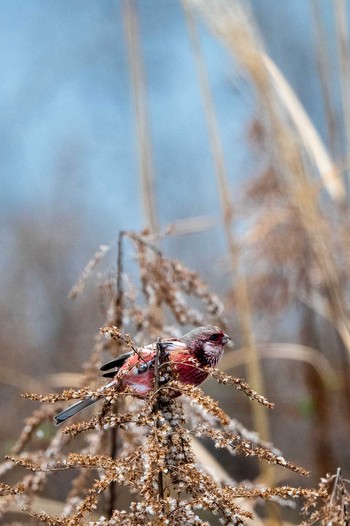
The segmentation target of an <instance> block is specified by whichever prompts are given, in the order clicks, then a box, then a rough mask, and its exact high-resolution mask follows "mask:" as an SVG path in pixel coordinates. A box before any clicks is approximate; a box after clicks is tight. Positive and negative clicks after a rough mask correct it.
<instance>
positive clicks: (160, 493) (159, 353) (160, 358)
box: [154, 338, 164, 500]
mask: <svg viewBox="0 0 350 526" xmlns="http://www.w3.org/2000/svg"><path fill="white" fill-rule="evenodd" d="M163 362H164V351H163V348H162V345H161V343H160V338H158V340H157V351H156V359H155V362H154V392H155V393H158V394H157V396H156V402H155V404H154V410H155V411H156V412H158V411H160V409H161V403H160V394H159V392H158V389H159V367H160V365H161V364H162V363H163ZM156 425H157V429H159V428H160V427H161V424H160V422H159V418H157V424H156ZM158 496H159V500H163V499H164V480H163V472H162V471H159V472H158Z"/></svg>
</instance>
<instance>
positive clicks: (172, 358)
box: [55, 326, 231, 424]
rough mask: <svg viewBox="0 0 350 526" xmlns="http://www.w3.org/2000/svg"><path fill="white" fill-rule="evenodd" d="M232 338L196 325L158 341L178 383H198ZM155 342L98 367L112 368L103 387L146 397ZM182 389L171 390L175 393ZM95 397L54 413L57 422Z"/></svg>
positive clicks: (150, 385) (150, 387) (150, 388)
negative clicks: (179, 334) (194, 327)
mask: <svg viewBox="0 0 350 526" xmlns="http://www.w3.org/2000/svg"><path fill="white" fill-rule="evenodd" d="M230 339H231V338H230V337H229V336H227V334H225V333H224V331H222V330H221V329H220V328H219V327H210V326H205V327H198V328H197V329H194V330H192V331H190V332H188V333H187V334H185V335H184V336H182V337H181V338H178V339H176V338H166V339H162V340H160V342H159V343H160V345H161V346H162V349H163V351H164V353H165V356H166V360H167V363H168V364H169V365H170V366H171V368H172V370H173V371H174V372H175V375H176V378H177V380H178V381H179V382H180V383H183V384H190V385H194V386H196V385H199V384H201V383H202V382H203V381H204V380H205V379H206V378H207V376H208V372H207V371H206V370H204V368H206V367H215V366H216V365H217V364H218V362H219V360H220V358H221V357H222V355H223V352H224V346H225V344H226V343H227V342H228V341H229V340H230ZM156 353H157V344H156V343H151V344H150V345H147V346H145V347H141V348H140V349H137V350H135V351H130V352H127V353H125V354H122V355H121V356H118V357H117V358H114V359H113V360H111V361H110V362H108V363H106V364H105V365H103V366H102V367H101V371H109V370H110V369H113V371H110V372H107V373H105V374H104V375H103V376H104V377H107V378H113V379H112V381H110V382H109V383H108V384H107V385H105V386H103V387H101V389H100V390H99V391H100V392H101V393H103V391H104V390H105V389H111V388H115V389H117V391H119V392H122V391H123V389H125V387H130V388H131V389H132V390H133V391H134V392H135V394H136V395H137V396H139V397H140V398H145V397H146V396H147V395H148V394H149V393H150V392H152V391H153V390H154V363H155V360H156ZM180 394H181V393H179V392H174V396H179V395H180ZM96 401H97V398H96V397H93V396H91V397H88V398H86V399H85V400H80V401H79V402H77V403H76V404H74V405H72V406H70V407H68V408H67V409H65V410H64V411H62V412H61V413H59V414H58V415H56V416H55V422H56V424H61V423H62V422H64V421H65V420H67V418H70V417H71V416H73V415H75V414H76V413H78V412H80V411H82V410H83V409H85V408H86V407H89V406H90V405H92V404H94V403H95V402H96Z"/></svg>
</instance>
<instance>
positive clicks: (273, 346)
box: [220, 343, 338, 387]
mask: <svg viewBox="0 0 350 526" xmlns="http://www.w3.org/2000/svg"><path fill="white" fill-rule="evenodd" d="M257 350H258V352H259V354H260V356H261V358H266V359H278V360H280V359H281V360H297V361H301V362H306V363H308V364H310V365H311V366H312V367H313V368H314V369H315V371H317V373H318V374H319V376H320V377H321V378H322V380H323V381H324V383H325V384H327V385H329V386H330V387H332V386H334V385H337V383H338V375H337V373H336V372H335V370H334V369H333V368H332V366H331V364H330V362H329V361H328V360H327V358H325V357H324V356H323V354H321V353H320V352H319V351H317V350H316V349H313V348H312V347H308V346H307V345H301V344H298V343H266V344H258V345H257ZM247 360H249V355H247V349H246V348H245V347H241V348H240V349H237V350H234V351H229V352H227V353H226V354H225V356H224V357H223V358H222V360H221V362H220V368H221V369H223V370H228V369H233V368H235V367H239V366H240V365H243V364H245V363H246V362H247Z"/></svg>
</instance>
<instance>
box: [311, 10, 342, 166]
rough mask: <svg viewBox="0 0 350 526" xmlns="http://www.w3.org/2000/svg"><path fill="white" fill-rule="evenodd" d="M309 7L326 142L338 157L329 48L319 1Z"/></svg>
mask: <svg viewBox="0 0 350 526" xmlns="http://www.w3.org/2000/svg"><path fill="white" fill-rule="evenodd" d="M310 7H311V15H312V25H313V33H314V38H315V47H316V59H317V67H318V71H319V77H320V87H321V91H322V99H323V105H324V110H325V116H326V124H327V131H328V142H329V147H330V151H331V154H332V156H333V159H339V135H338V133H337V123H336V118H335V113H334V110H333V104H332V95H331V94H332V89H331V85H330V81H331V78H332V71H331V66H330V59H329V49H328V46H327V33H326V28H325V24H324V21H323V17H322V15H321V12H320V2H319V1H318V0H312V1H311V3H310Z"/></svg>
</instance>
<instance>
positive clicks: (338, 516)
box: [301, 468, 350, 526]
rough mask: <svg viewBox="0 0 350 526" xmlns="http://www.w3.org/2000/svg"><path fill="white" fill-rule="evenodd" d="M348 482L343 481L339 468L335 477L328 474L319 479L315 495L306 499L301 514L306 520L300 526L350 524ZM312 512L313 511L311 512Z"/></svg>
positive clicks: (343, 525) (344, 525)
mask: <svg viewBox="0 0 350 526" xmlns="http://www.w3.org/2000/svg"><path fill="white" fill-rule="evenodd" d="M348 486H349V481H348V480H344V479H343V478H342V475H341V470H340V468H338V469H337V472H336V474H335V475H330V474H328V475H327V476H326V477H324V478H322V479H321V482H320V484H319V491H318V496H317V495H310V497H307V499H306V502H305V505H304V507H303V513H304V515H306V516H307V519H306V520H305V521H304V522H303V523H302V524H301V526H311V525H313V524H315V525H319V526H328V525H329V524H339V526H340V525H342V526H346V525H347V524H349V523H350V493H349V489H348ZM313 510H314V511H313Z"/></svg>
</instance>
